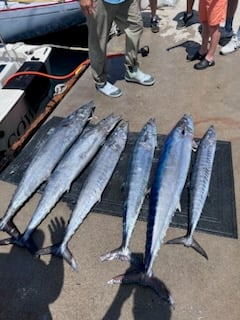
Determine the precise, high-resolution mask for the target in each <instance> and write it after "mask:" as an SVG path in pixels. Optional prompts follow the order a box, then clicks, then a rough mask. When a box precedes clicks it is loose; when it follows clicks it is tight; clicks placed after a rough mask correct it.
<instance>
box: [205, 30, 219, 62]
mask: <svg viewBox="0 0 240 320" xmlns="http://www.w3.org/2000/svg"><path fill="white" fill-rule="evenodd" d="M209 33H210V37H211V41H210V46H209V49H208V53H207V55H206V60H208V61H210V62H211V61H213V60H214V55H215V52H216V49H217V46H218V43H219V40H220V37H221V33H220V30H219V25H216V26H209Z"/></svg>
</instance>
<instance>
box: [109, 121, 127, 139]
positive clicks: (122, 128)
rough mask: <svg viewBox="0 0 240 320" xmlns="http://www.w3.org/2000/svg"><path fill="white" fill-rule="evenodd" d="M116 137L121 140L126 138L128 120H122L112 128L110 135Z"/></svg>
mask: <svg viewBox="0 0 240 320" xmlns="http://www.w3.org/2000/svg"><path fill="white" fill-rule="evenodd" d="M114 135H115V137H118V138H119V139H120V140H122V141H126V140H127V135H128V122H127V121H123V122H121V123H120V124H119V125H118V126H117V128H116V129H115V130H114V132H113V134H112V136H114Z"/></svg>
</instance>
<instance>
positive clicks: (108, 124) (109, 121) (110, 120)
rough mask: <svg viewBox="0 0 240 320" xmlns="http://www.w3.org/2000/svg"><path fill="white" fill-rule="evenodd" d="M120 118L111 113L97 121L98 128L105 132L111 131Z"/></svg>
mask: <svg viewBox="0 0 240 320" xmlns="http://www.w3.org/2000/svg"><path fill="white" fill-rule="evenodd" d="M120 120H121V116H118V115H114V114H113V113H111V114H110V115H108V116H107V117H106V118H104V119H102V120H101V121H100V122H99V123H98V127H99V130H100V131H101V130H103V131H104V132H106V133H108V132H111V131H112V129H113V128H114V127H115V126H116V125H117V124H118V123H119V121H120Z"/></svg>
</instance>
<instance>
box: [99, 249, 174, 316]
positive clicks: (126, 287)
mask: <svg viewBox="0 0 240 320" xmlns="http://www.w3.org/2000/svg"><path fill="white" fill-rule="evenodd" d="M133 255H134V256H135V258H137V259H140V260H142V258H143V255H142V254H133ZM134 260H135V259H134ZM134 269H135V267H134V266H130V267H129V268H128V269H127V270H126V272H125V274H127V273H128V272H131V271H133V270H134ZM161 284H162V286H163V287H164V288H166V286H165V284H164V283H163V282H162V281H161ZM116 285H117V284H116ZM131 295H133V309H132V314H133V315H132V317H131V319H135V320H146V319H151V320H159V319H161V320H170V318H171V307H170V305H169V304H167V303H166V302H164V301H163V300H161V299H160V298H159V296H157V294H156V293H155V292H154V291H153V290H152V289H150V288H147V287H142V286H139V285H138V284H121V285H119V290H118V292H117V294H116V296H115V298H114V300H113V303H112V304H111V306H110V307H109V309H108V311H107V312H106V314H105V315H104V316H103V318H102V320H117V319H120V317H121V309H122V308H123V305H124V303H125V301H127V300H128V299H129V298H130V296H131Z"/></svg>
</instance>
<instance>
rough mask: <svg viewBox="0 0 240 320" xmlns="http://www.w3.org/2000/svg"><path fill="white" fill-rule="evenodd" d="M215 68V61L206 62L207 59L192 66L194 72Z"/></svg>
mask: <svg viewBox="0 0 240 320" xmlns="http://www.w3.org/2000/svg"><path fill="white" fill-rule="evenodd" d="M213 66H215V61H214V60H213V61H208V60H207V59H203V60H201V61H199V62H198V63H196V64H195V65H194V69H196V70H204V69H207V68H209V67H213Z"/></svg>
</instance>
